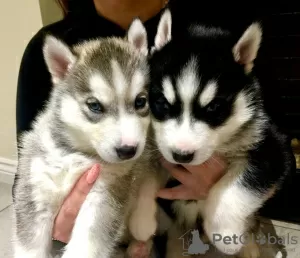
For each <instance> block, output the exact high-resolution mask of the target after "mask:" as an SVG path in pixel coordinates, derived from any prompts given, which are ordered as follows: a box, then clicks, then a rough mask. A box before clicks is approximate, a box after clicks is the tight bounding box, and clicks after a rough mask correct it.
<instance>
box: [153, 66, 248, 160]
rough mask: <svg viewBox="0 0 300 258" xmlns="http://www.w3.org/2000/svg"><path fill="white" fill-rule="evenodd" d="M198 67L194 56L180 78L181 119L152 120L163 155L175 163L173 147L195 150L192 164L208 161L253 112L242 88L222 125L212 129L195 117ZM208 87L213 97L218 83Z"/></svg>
mask: <svg viewBox="0 0 300 258" xmlns="http://www.w3.org/2000/svg"><path fill="white" fill-rule="evenodd" d="M195 67H196V63H195V60H192V61H191V62H190V63H189V64H188V65H187V66H186V68H185V69H184V70H183V72H182V74H181V75H180V77H179V79H178V87H179V97H180V98H181V99H182V101H183V104H184V109H183V115H182V119H181V120H180V121H178V120H177V119H169V120H167V121H165V122H163V123H161V122H155V121H153V126H154V129H155V137H156V140H157V144H158V147H159V149H160V150H161V152H162V153H163V155H164V157H165V158H166V159H167V160H168V161H170V162H172V163H176V161H175V160H174V159H173V157H172V153H171V152H172V151H174V150H177V151H182V152H185V151H188V152H195V155H194V159H193V161H192V162H191V163H190V164H191V165H197V164H201V163H203V162H205V161H206V160H207V159H209V158H210V156H211V155H212V154H213V153H214V152H215V150H216V148H219V149H220V148H221V149H222V147H223V144H226V141H227V139H229V138H230V137H231V136H232V135H233V134H234V133H235V132H236V131H237V130H238V129H239V128H240V127H241V126H242V125H243V124H244V123H245V122H247V121H249V120H250V119H251V118H252V116H253V110H252V108H250V107H248V106H247V101H246V98H247V97H246V95H245V93H244V92H241V93H239V94H238V95H237V97H236V101H235V102H234V108H233V114H232V115H231V116H230V117H229V119H228V120H227V122H226V123H225V124H223V125H222V126H220V127H218V128H216V129H211V128H210V127H209V126H208V125H207V124H206V123H205V122H203V121H192V119H191V113H192V110H191V102H192V101H193V99H194V94H195V91H196V89H197V87H198V85H199V78H198V77H197V76H196V75H195V74H196V71H195ZM207 87H209V88H207ZM207 87H206V88H205V89H204V91H206V92H204V93H203V94H204V96H205V95H206V97H211V96H212V94H213V91H215V90H213V88H214V87H216V85H215V86H214V84H208V86H207ZM202 96H203V95H202ZM200 98H201V97H200ZM206 100H207V98H206Z"/></svg>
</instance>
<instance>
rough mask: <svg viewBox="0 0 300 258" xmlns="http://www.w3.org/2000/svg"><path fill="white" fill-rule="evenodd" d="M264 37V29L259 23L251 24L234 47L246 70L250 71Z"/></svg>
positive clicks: (234, 54) (233, 50) (239, 61)
mask: <svg viewBox="0 0 300 258" xmlns="http://www.w3.org/2000/svg"><path fill="white" fill-rule="evenodd" d="M261 39H262V29H261V26H260V24H259V23H253V24H251V25H250V26H249V27H248V28H247V29H246V31H245V32H244V34H243V35H242V36H241V38H240V39H239V40H238V42H237V43H236V44H235V46H234V47H233V49H232V52H233V56H234V59H235V61H236V62H237V63H239V64H242V65H244V66H245V71H246V72H250V71H251V70H252V68H253V62H254V60H255V58H256V56H257V52H258V50H259V47H260V43H261Z"/></svg>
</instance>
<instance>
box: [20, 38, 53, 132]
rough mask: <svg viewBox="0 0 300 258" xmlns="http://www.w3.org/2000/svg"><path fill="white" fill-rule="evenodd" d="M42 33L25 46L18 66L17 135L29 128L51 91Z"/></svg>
mask: <svg viewBox="0 0 300 258" xmlns="http://www.w3.org/2000/svg"><path fill="white" fill-rule="evenodd" d="M43 42H44V33H43V32H38V33H37V34H36V35H35V36H34V37H33V38H32V39H31V41H30V42H29V44H28V45H27V47H26V49H25V52H24V54H23V58H22V61H21V65H20V70H19V76H18V85H17V99H16V101H17V107H16V111H17V113H16V120H17V121H16V122H17V135H18V136H20V134H21V133H22V132H24V131H27V130H29V129H30V128H31V124H32V122H33V120H34V119H35V117H36V115H37V114H38V112H39V111H40V110H42V108H43V105H44V103H45V101H47V99H48V98H49V94H50V91H51V87H52V84H51V80H50V75H49V73H48V71H47V69H46V66H45V63H44V59H43V50H42V47H43Z"/></svg>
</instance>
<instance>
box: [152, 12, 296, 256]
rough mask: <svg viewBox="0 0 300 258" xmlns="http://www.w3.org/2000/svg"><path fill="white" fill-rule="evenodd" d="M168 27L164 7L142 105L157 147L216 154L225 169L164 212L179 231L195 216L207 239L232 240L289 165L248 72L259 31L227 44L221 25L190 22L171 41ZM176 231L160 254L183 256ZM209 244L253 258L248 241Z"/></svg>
mask: <svg viewBox="0 0 300 258" xmlns="http://www.w3.org/2000/svg"><path fill="white" fill-rule="evenodd" d="M171 24H172V19H171V13H170V11H169V10H166V11H165V12H164V13H163V15H162V17H161V20H160V23H159V26H158V31H157V35H156V38H155V46H154V47H153V48H152V56H151V58H150V75H151V76H150V80H151V81H150V90H149V105H150V109H151V113H152V116H153V123H152V124H153V128H154V133H155V139H156V143H157V146H158V148H159V150H160V152H161V153H162V154H163V156H164V157H165V158H166V159H167V160H168V161H169V162H172V163H175V164H183V163H185V164H190V165H197V164H201V163H204V162H205V161H207V160H208V159H209V158H210V157H211V156H212V155H213V154H218V155H222V156H224V157H225V158H226V160H227V161H228V169H227V171H226V174H225V175H224V176H223V178H222V179H221V180H220V181H219V182H217V183H216V184H215V186H213V188H212V189H211V191H210V193H209V196H208V198H207V199H206V200H204V201H174V202H171V203H170V205H171V206H170V209H166V211H168V212H169V215H171V216H173V217H174V218H175V220H176V225H175V227H176V228H177V229H178V228H180V230H181V233H184V232H186V231H187V230H190V229H193V228H194V227H195V225H196V223H197V221H199V218H201V219H203V226H204V230H205V233H206V234H207V236H208V238H209V239H210V241H212V242H213V239H214V234H220V235H221V236H222V238H224V237H226V236H228V237H231V239H232V238H233V236H234V235H237V236H238V237H239V236H242V234H244V233H245V232H247V231H248V230H250V229H249V227H250V219H251V217H252V216H253V215H254V214H255V213H256V211H258V210H259V208H260V207H262V205H263V204H264V203H265V201H266V200H267V199H269V198H270V197H271V196H272V195H273V194H274V193H275V192H276V191H277V190H278V189H279V188H280V186H281V184H282V181H283V180H284V178H285V176H286V175H287V174H288V173H290V172H291V171H293V169H294V157H293V155H292V150H291V148H290V143H289V141H288V139H287V137H286V136H285V135H283V134H282V133H281V132H280V130H279V129H278V128H277V126H276V125H275V124H274V123H273V122H272V121H271V119H270V117H269V116H268V115H267V114H266V112H265V109H264V105H263V98H262V94H261V90H260V85H259V81H258V80H257V79H256V78H255V76H254V73H253V71H252V70H253V66H254V61H255V58H256V56H257V52H258V50H259V46H260V43H261V38H262V30H261V27H260V25H259V24H258V23H253V24H252V25H250V26H249V27H248V28H247V29H246V30H245V32H244V33H243V35H242V36H241V37H240V39H239V40H238V41H234V39H233V37H232V35H230V33H229V32H227V31H224V30H222V29H220V28H208V27H203V26H199V25H192V26H191V27H190V28H189V30H188V32H187V33H186V35H185V36H183V37H182V38H176V39H175V38H174V39H172V35H171V31H172V26H171ZM209 165H210V164H208V166H209ZM173 182H174V180H173V179H171V181H170V182H169V185H171V184H173ZM175 184H176V183H175ZM177 184H178V182H177ZM173 185H174V184H173ZM164 205H166V202H164ZM175 231H176V230H175ZM179 236H180V235H177V234H175V233H174V229H172V230H170V234H169V238H171V239H170V243H172V244H169V251H168V256H167V257H170V258H171V257H172V258H173V257H178V256H179V255H180V252H181V253H182V251H183V250H182V247H181V246H180V245H179V243H178V237H179ZM172 238H173V239H172ZM174 238H175V239H174ZM176 240H177V244H176ZM174 241H175V242H174ZM214 245H215V246H216V247H217V248H218V249H219V250H220V251H221V252H224V253H227V254H236V253H239V254H240V255H241V256H243V257H252V258H254V257H258V255H259V253H258V252H257V247H256V246H255V243H251V244H250V245H249V246H251V247H250V248H248V249H247V247H245V248H244V249H243V250H241V249H242V246H243V245H242V243H241V242H238V243H234V241H231V243H229V244H227V243H224V242H223V241H215V242H214ZM178 246H179V247H178ZM176 247H178V248H176ZM176 249H177V250H176ZM178 252H179V253H178Z"/></svg>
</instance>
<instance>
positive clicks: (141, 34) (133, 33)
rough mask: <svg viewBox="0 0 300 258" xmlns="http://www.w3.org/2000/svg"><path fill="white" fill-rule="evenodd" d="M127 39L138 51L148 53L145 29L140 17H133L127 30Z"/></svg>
mask: <svg viewBox="0 0 300 258" xmlns="http://www.w3.org/2000/svg"><path fill="white" fill-rule="evenodd" d="M127 40H128V41H129V43H131V44H132V45H133V46H134V47H135V48H136V49H137V50H138V51H139V52H141V53H142V54H144V55H148V40H147V31H146V29H145V27H144V25H143V23H142V21H141V20H140V19H138V18H136V19H134V20H133V22H132V23H131V25H130V26H129V29H128V31H127Z"/></svg>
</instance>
